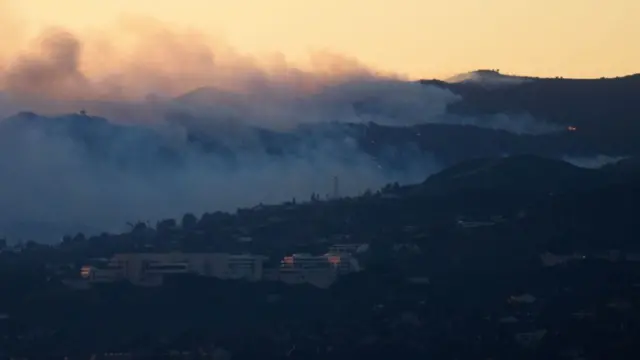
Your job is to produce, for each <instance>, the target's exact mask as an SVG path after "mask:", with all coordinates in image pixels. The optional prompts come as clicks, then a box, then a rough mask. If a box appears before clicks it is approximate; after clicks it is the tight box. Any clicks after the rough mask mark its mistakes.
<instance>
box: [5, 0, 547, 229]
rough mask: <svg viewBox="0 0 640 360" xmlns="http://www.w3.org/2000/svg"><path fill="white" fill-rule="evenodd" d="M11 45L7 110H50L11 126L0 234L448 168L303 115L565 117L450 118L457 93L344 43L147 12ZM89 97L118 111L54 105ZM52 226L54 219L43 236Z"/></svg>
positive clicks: (97, 223)
mask: <svg viewBox="0 0 640 360" xmlns="http://www.w3.org/2000/svg"><path fill="white" fill-rule="evenodd" d="M0 5H1V4H0ZM0 10H1V6H0ZM0 14H2V12H1V11H0ZM0 20H2V19H0ZM0 23H1V22H0ZM7 24H11V23H10V22H9V21H7V22H6V23H4V24H3V25H0V26H3V28H2V30H7V31H8V30H9V28H8V26H10V25H7ZM100 34H108V36H107V35H100ZM12 49H20V50H19V51H15V50H12ZM3 50H4V51H3V52H2V53H3V54H5V56H4V57H3V58H4V62H3V63H2V64H1V65H0V69H1V70H2V72H1V73H0V88H1V89H2V92H1V93H0V116H2V117H3V118H4V117H9V116H12V115H14V114H16V113H17V112H19V111H33V112H36V113H37V114H49V115H50V116H49V117H43V116H39V115H35V114H32V113H22V114H20V115H18V116H15V117H12V118H10V119H8V120H5V121H4V122H3V123H1V124H0V125H2V126H1V127H0V171H1V172H2V174H3V176H2V177H0V183H1V185H2V186H0V198H2V199H3V202H4V206H3V208H2V210H0V218H2V219H3V220H2V223H1V224H0V231H4V232H5V233H9V234H12V235H13V234H16V233H15V231H13V229H15V226H16V224H24V223H29V222H39V223H43V224H59V229H60V232H65V231H70V230H72V229H73V230H75V229H85V228H90V229H96V230H98V231H102V230H104V231H115V230H119V229H120V228H121V227H122V226H123V224H125V223H126V222H127V221H136V220H142V221H146V220H149V221H152V222H153V221H157V220H159V219H162V218H166V217H177V216H180V215H181V214H183V213H185V212H193V213H196V214H200V213H203V212H205V211H214V210H233V209H235V208H237V207H239V206H251V205H255V204H257V203H260V202H264V203H273V202H280V201H283V200H290V199H292V198H294V197H296V198H298V199H302V200H306V199H308V198H309V196H310V194H311V193H314V192H315V193H319V194H321V195H322V194H326V193H328V192H329V191H330V190H329V189H331V181H332V178H333V176H338V177H339V178H340V184H341V185H340V186H341V193H342V194H343V195H355V194H359V193H361V192H363V191H364V190H366V189H375V188H377V187H380V186H382V185H384V184H385V183H388V182H391V181H398V182H401V183H403V182H415V181H421V180H423V179H424V178H425V177H426V176H428V175H429V174H431V173H433V172H435V171H437V170H439V168H440V164H438V162H437V161H436V160H435V158H434V157H432V156H430V155H429V154H424V153H421V152H420V150H418V149H417V148H416V147H415V146H414V145H413V144H406V146H402V148H400V149H389V151H388V153H389V154H397V153H402V154H403V155H402V163H401V164H395V165H398V166H397V167H394V168H388V167H387V166H386V165H384V164H385V162H384V161H383V160H384V159H376V158H373V157H371V156H369V155H367V154H366V153H364V152H363V151H362V150H360V149H359V148H358V146H357V144H356V139H355V136H353V134H350V133H349V131H347V130H346V129H342V130H340V131H335V130H334V131H332V132H325V131H312V132H304V131H303V132H301V130H300V129H301V127H304V126H305V125H311V124H316V125H318V124H322V123H366V122H369V121H371V122H376V123H378V124H384V125H390V126H402V125H413V124H421V123H429V122H439V123H453V124H465V125H475V126H482V127H488V128H495V129H503V130H507V131H511V132H515V133H546V132H553V131H557V130H558V129H556V128H554V127H551V126H549V125H545V124H543V123H539V122H537V121H536V120H535V119H533V118H531V117H530V116H527V115H526V114H525V115H522V116H518V117H507V116H506V115H498V116H495V117H487V118H483V119H475V118H463V117H455V116H451V115H449V114H447V106H448V105H449V104H451V103H453V102H455V101H458V100H459V96H457V95H455V94H453V93H452V92H450V91H448V90H444V89H442V88H439V87H435V86H424V85H420V84H418V83H415V82H408V81H405V80H404V79H403V77H402V76H400V75H397V74H390V73H383V72H381V71H378V70H375V69H371V68H369V67H367V66H365V65H363V64H361V63H359V62H358V61H357V60H355V59H352V58H349V57H346V56H342V55H336V54H333V53H330V52H324V51H322V52H315V53H312V54H310V56H309V61H308V62H307V63H301V64H293V63H290V62H288V61H287V59H285V58H284V57H283V56H281V55H278V54H272V55H265V56H251V55H247V54H241V53H238V52H237V51H235V50H234V49H233V47H231V46H230V45H229V44H226V43H225V42H224V41H221V40H219V39H211V38H210V37H207V36H205V35H204V34H201V33H198V32H197V31H193V30H181V29H174V28H172V27H171V26H170V25H167V24H163V23H159V22H157V21H154V20H149V19H142V18H123V19H122V20H121V21H120V22H119V23H118V24H116V25H115V26H113V27H112V28H110V29H106V30H105V29H102V30H101V31H96V32H95V33H92V32H90V31H88V32H87V33H83V35H82V36H78V34H73V33H71V32H69V31H67V30H65V29H60V28H51V29H47V30H45V31H44V32H42V33H41V34H40V35H38V36H37V37H36V38H35V39H33V40H31V41H29V42H28V43H26V44H23V45H17V44H12V45H11V49H10V48H9V47H7V48H6V49H3ZM10 50H11V51H10ZM7 54H8V55H7ZM80 109H86V110H87V111H88V113H89V114H90V115H97V116H101V117H105V118H107V119H109V121H106V120H104V119H101V118H95V117H89V116H82V115H67V116H59V117H55V118H52V117H51V116H52V115H55V114H65V113H75V112H77V111H78V110H80ZM266 130H268V131H269V134H270V135H269V136H271V137H275V138H276V140H272V142H273V141H275V142H278V141H281V142H286V141H293V142H294V143H295V145H292V146H291V147H288V148H286V149H285V150H286V151H285V152H284V153H282V152H281V153H279V154H278V156H274V155H273V153H272V152H273V151H271V150H270V147H269V146H268V145H267V142H265V141H266V140H265V139H264V131H266ZM194 136H196V137H202V138H207V139H208V140H207V141H208V142H207V141H202V142H198V141H195V142H194V141H193V140H194V139H193V137H194ZM291 139H293V140H291ZM211 142H213V143H214V145H212V144H211ZM212 146H213V147H216V149H214V150H211V149H207V150H206V151H205V149H204V148H205V147H209V148H210V147H212ZM393 162H394V161H387V162H386V163H393ZM56 229H57V228H56ZM12 231H13V232H12ZM54 233H55V231H52V230H50V229H48V230H47V234H48V236H47V237H41V238H39V240H50V239H51V237H52V236H53V235H52V234H54ZM55 235H56V236H59V235H60V234H55ZM14 236H26V235H24V234H21V233H19V232H18V233H17V235H14ZM29 236H31V237H34V238H37V237H40V234H30V235H29Z"/></svg>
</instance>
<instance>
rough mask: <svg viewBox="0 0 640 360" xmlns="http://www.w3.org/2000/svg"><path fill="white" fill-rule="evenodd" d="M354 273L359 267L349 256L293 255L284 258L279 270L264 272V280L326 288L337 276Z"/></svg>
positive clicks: (330, 254)
mask: <svg viewBox="0 0 640 360" xmlns="http://www.w3.org/2000/svg"><path fill="white" fill-rule="evenodd" d="M356 271H360V266H359V264H358V261H357V260H356V259H355V258H354V257H352V256H351V255H350V254H333V253H327V254H325V255H320V256H313V255H310V254H293V255H291V256H285V257H284V258H283V259H282V261H281V263H280V267H279V268H275V269H269V270H268V271H267V272H265V280H270V281H282V282H284V283H287V284H304V283H308V284H311V285H314V286H317V287H320V288H327V287H329V286H331V284H333V283H334V282H335V281H336V280H337V278H338V276H340V275H344V274H348V273H351V272H356Z"/></svg>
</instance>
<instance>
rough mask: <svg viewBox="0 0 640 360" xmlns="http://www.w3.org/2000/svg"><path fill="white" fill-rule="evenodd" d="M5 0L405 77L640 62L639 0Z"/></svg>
mask: <svg viewBox="0 0 640 360" xmlns="http://www.w3.org/2000/svg"><path fill="white" fill-rule="evenodd" d="M2 2H5V3H7V2H8V3H9V6H10V7H11V9H10V10H7V9H5V10H4V11H5V12H6V11H11V13H12V14H14V15H16V16H14V20H13V21H17V22H19V23H20V24H21V25H23V26H25V27H26V28H29V27H30V29H34V28H35V27H37V26H40V25H43V24H47V25H51V24H54V25H63V26H67V27H70V28H73V29H82V28H84V27H99V26H101V25H107V24H109V23H111V22H113V21H115V20H116V19H117V18H118V17H119V16H121V15H123V14H128V15H144V16H150V17H154V18H158V19H160V20H164V21H168V22H171V23H175V24H180V25H188V26H192V27H194V28H197V29H199V30H202V31H206V32H209V33H212V34H216V35H222V36H223V37H224V38H226V39H227V41H228V42H230V43H231V44H233V45H234V46H235V47H236V48H237V49H239V50H241V51H247V52H264V51H280V52H282V53H283V54H285V55H286V56H288V57H291V58H292V59H296V58H299V57H301V56H303V55H304V54H306V53H307V52H308V51H309V50H314V49H315V50H317V49H326V50H331V51H336V52H339V53H344V54H347V55H351V56H354V57H357V58H358V59H360V60H361V61H362V62H364V63H366V64H371V65H373V66H375V67H378V68H382V69H386V70H393V71H398V72H402V73H405V74H408V75H410V76H412V77H446V76H449V75H453V74H456V73H460V72H465V71H468V70H473V69H477V68H499V69H501V70H502V71H503V72H508V73H518V74H526V75H540V76H556V75H562V76H567V77H569V76H571V77H599V76H616V75H624V74H629V73H635V72H640V41H638V39H640V22H639V21H638V19H639V18H640V1H638V0H607V1H604V0H448V1H443V0H394V1H391V0H320V1H319V0H235V1H230V0H225V1H219V0H0V3H2ZM2 11H3V10H2V7H1V6H0V12H2ZM5 15H6V14H5ZM2 17H3V15H2V14H0V20H2ZM15 19H19V20H15ZM0 29H1V27H0ZM27 32H28V30H27ZM2 35H3V41H5V42H6V40H5V38H6V35H5V34H2ZM16 36H17V33H16Z"/></svg>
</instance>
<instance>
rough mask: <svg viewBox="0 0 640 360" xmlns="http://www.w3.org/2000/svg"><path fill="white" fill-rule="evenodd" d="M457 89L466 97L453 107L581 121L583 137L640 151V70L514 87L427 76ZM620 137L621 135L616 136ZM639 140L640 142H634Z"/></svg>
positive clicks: (466, 111) (564, 123) (474, 112)
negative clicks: (615, 75) (447, 81)
mask: <svg viewBox="0 0 640 360" xmlns="http://www.w3.org/2000/svg"><path fill="white" fill-rule="evenodd" d="M421 83H422V84H425V85H434V86H438V87H441V88H445V89H448V90H451V91H453V92H454V93H456V94H458V95H460V96H461V98H462V99H461V100H460V101H458V102H456V103H454V104H452V105H451V106H450V107H449V110H450V111H452V112H454V113H457V114H465V115H481V114H495V113H519V112H523V111H524V112H527V113H529V114H531V115H533V116H534V117H536V118H538V119H544V120H546V121H549V122H552V123H555V124H560V125H562V126H565V127H566V126H576V127H577V128H578V132H579V133H580V134H581V136H584V138H585V140H587V141H589V142H590V143H591V144H593V145H597V146H600V147H602V148H615V147H619V146H621V145H622V144H624V145H622V146H628V147H629V149H630V150H632V152H633V153H634V154H635V153H638V150H639V148H638V146H639V145H637V142H634V141H633V139H634V138H637V137H638V136H639V135H640V121H639V120H638V114H639V113H640V103H638V102H637V101H636V100H635V95H633V94H637V93H639V92H640V74H636V75H630V76H625V77H619V78H606V79H584V80H583V79H563V78H553V79H543V78H528V80H527V81H524V82H521V83H517V84H511V85H510V86H499V87H486V86H481V85H479V83H477V82H468V81H467V82H456V83H446V82H442V81H430V80H423V81H421ZM614 139H615V140H614ZM634 143H636V144H634Z"/></svg>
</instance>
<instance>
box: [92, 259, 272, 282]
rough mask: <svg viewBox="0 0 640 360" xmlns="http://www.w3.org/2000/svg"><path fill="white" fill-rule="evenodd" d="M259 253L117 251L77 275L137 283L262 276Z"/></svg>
mask: <svg viewBox="0 0 640 360" xmlns="http://www.w3.org/2000/svg"><path fill="white" fill-rule="evenodd" d="M266 259H267V258H266V257H265V256H260V255H250V254H243V255H232V254H226V253H130V254H117V255H115V256H114V257H113V258H111V259H109V260H108V261H107V262H106V263H103V264H96V265H87V266H84V267H83V268H82V270H81V272H80V275H81V276H82V277H83V278H85V279H88V280H89V281H91V282H110V281H117V280H124V279H126V280H129V281H131V282H132V283H134V284H138V285H159V284H162V279H163V277H164V275H167V274H198V275H202V276H211V277H217V278H220V279H246V280H250V281H256V280H260V279H262V276H263V264H264V262H265V260H266Z"/></svg>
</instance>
